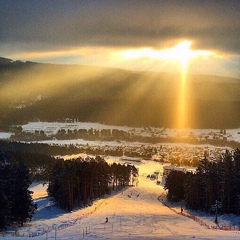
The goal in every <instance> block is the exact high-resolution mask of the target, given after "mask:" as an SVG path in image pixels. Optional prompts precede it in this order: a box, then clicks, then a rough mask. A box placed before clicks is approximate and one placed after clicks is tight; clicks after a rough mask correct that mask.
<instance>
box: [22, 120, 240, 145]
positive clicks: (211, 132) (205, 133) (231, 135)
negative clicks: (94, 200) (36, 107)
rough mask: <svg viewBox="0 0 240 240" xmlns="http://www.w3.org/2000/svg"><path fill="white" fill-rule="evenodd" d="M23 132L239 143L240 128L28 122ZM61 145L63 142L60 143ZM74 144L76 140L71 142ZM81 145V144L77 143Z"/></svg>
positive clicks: (48, 134) (49, 134) (23, 126)
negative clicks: (111, 132) (110, 132)
mask: <svg viewBox="0 0 240 240" xmlns="http://www.w3.org/2000/svg"><path fill="white" fill-rule="evenodd" d="M22 128H23V131H24V132H30V133H34V132H35V131H41V130H43V131H44V133H45V134H46V135H47V136H51V135H54V134H57V133H58V131H59V130H61V129H65V130H68V129H69V130H74V129H77V130H78V129H87V130H89V129H91V128H92V129H95V130H102V129H118V130H123V131H127V132H131V133H134V135H140V136H149V137H151V136H152V135H155V136H159V137H161V138H166V137H173V138H175V137H178V138H189V137H192V136H194V137H196V138H198V139H201V138H202V139H204V138H205V137H209V139H211V138H212V137H213V136H215V137H216V138H219V139H222V138H223V137H226V138H227V139H228V140H229V141H231V140H233V141H237V142H240V128H237V129H227V130H226V134H221V133H220V129H190V128H188V129H183V130H177V129H170V128H166V129H165V128H155V127H150V128H137V127H136V128H134V127H128V126H110V125H105V124H102V123H92V122H77V121H76V122H40V121H39V122H29V123H28V124H25V125H22ZM50 142H51V143H55V142H54V141H50ZM62 143H63V142H62ZM73 143H76V140H75V141H74V142H73ZM77 143H79V144H82V142H81V141H80V142H77Z"/></svg>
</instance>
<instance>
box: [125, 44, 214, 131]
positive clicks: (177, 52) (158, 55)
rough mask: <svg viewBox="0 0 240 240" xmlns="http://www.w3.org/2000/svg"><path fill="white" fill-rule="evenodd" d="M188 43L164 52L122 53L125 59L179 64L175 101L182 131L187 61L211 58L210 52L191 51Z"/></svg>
mask: <svg viewBox="0 0 240 240" xmlns="http://www.w3.org/2000/svg"><path fill="white" fill-rule="evenodd" d="M191 44H192V43H191V42H190V41H182V42H180V43H179V44H177V45H175V46H173V47H172V48H168V49H164V50H154V49H151V48H143V49H138V50H127V51H124V52H123V57H124V58H125V59H136V60H137V59H141V58H144V60H145V58H149V59H159V60H163V61H172V62H173V64H176V62H177V64H180V67H181V78H180V79H179V87H178V89H179V96H178V100H177V104H176V105H177V109H176V111H177V122H176V124H177V128H179V129H184V128H185V127H186V126H187V121H188V117H189V116H188V111H187V109H188V107H187V105H188V94H189V92H188V81H187V71H188V63H189V61H190V60H191V59H192V58H194V57H197V56H211V55H213V53H212V52H209V51H204V50H192V49H191Z"/></svg>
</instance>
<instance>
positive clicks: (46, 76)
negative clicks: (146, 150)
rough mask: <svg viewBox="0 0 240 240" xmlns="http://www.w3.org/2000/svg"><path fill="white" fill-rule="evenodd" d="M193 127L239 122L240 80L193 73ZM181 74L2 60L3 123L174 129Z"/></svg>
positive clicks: (229, 125) (0, 98) (0, 108)
mask: <svg viewBox="0 0 240 240" xmlns="http://www.w3.org/2000/svg"><path fill="white" fill-rule="evenodd" d="M188 79H189V81H188V82H189V84H188V89H189V90H188V92H189V93H191V94H189V96H188V115H189V116H191V118H190V122H189V127H195V128H199V127H201V128H210V127H211V128H236V127H239V126H240V121H238V119H240V80H239V79H233V78H224V77H217V76H208V75H191V76H188ZM180 84H181V76H179V75H176V74H167V73H153V72H149V73H148V72H132V71H126V70H120V69H110V68H98V67H88V66H78V65H52V64H37V63H32V62H26V63H23V62H20V61H12V60H10V59H6V60H4V59H2V58H1V59H0V124H1V127H3V126H8V125H11V124H21V123H25V122H28V121H34V120H42V121H57V120H61V119H64V118H76V119H78V120H79V121H91V122H102V123H106V124H117V125H132V126H150V125H151V126H158V127H174V123H175V122H176V117H177V103H178V98H179V89H180Z"/></svg>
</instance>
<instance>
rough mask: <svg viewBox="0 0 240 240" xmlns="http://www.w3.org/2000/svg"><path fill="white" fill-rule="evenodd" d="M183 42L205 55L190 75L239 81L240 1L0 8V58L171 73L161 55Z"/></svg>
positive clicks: (8, 4) (42, 1)
mask: <svg viewBox="0 0 240 240" xmlns="http://www.w3.org/2000/svg"><path fill="white" fill-rule="evenodd" d="M182 41H191V43H192V45H191V50H197V51H200V50H201V51H205V52H208V53H209V54H208V55H201V54H199V55H198V56H196V57H194V58H192V59H190V61H189V71H190V72H192V73H205V74H216V75H225V76H233V77H238V78H240V0H224V1H223V0H186V1H184V0H176V1H173V0H166V1H164V0H162V1H160V0H159V1H151V0H148V1H147V0H146V1H141V0H135V1H134V0H132V1H131V0H128V1H127V0H119V1H117V0H115V1H110V0H109V1H101V0H96V1H91V0H81V1H79V0H75V1H73V0H68V1H67V0H65V1H63V0H28V1H26V0H19V1H17V0H0V56H2V57H7V58H12V59H14V60H16V59H21V60H24V61H25V60H30V61H38V62H50V63H76V64H87V65H88V64H93V65H100V66H112V67H119V68H128V69H133V70H154V71H177V69H178V67H177V64H176V61H174V60H171V59H170V60H166V59H164V58H162V57H159V56H162V55H161V54H160V55H159V53H161V51H166V50H167V49H171V48H173V47H174V46H176V45H177V44H179V43H181V42H182ZM143 49H147V50H146V51H145V52H144V53H142V52H141V51H142V50H143ZM128 50H131V51H132V52H131V53H132V55H131V56H130V57H126V51H128ZM183 54H184V53H183Z"/></svg>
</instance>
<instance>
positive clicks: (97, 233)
mask: <svg viewBox="0 0 240 240" xmlns="http://www.w3.org/2000/svg"><path fill="white" fill-rule="evenodd" d="M107 161H108V162H109V163H111V162H118V161H120V160H119V159H118V158H109V159H107ZM134 164H135V165H136V167H137V168H138V169H139V173H140V177H139V184H138V185H137V186H134V187H130V188H128V189H126V190H125V191H123V192H120V193H118V194H115V195H112V196H110V197H108V198H105V199H101V200H98V201H96V202H95V203H94V204H93V205H92V206H90V207H87V208H84V209H81V210H76V211H73V212H71V213H66V212H64V211H62V210H60V209H58V208H57V207H55V206H54V205H53V203H52V202H51V201H50V199H49V198H48V197H46V186H44V187H43V186H42V184H33V185H32V187H31V190H33V191H34V194H33V197H34V198H35V201H36V203H37V204H38V210H37V213H36V214H35V216H34V219H33V220H32V222H30V223H28V224H27V225H26V226H25V227H23V228H21V229H20V230H19V231H18V234H19V235H20V236H22V237H14V236H11V234H7V235H6V236H5V237H0V239H4V240H16V239H18V240H19V239H29V236H30V238H33V239H35V240H45V239H53V240H54V239H59V240H75V239H76V240H78V239H88V240H93V239H94V240H98V239H102V240H105V239H116V240H127V239H128V240H139V239H144V240H150V239H151V240H157V239H166V240H168V239H173V240H183V239H205V240H206V239H211V240H212V239H215V240H217V239H220V240H235V239H236V240H237V239H240V231H239V232H237V231H221V230H214V229H208V228H206V227H205V226H203V225H200V224H199V223H197V222H195V221H193V220H192V219H189V218H186V217H184V216H181V215H179V214H176V213H175V212H173V211H172V210H170V209H169V208H168V207H166V206H165V205H164V204H163V203H162V202H161V201H159V200H158V197H159V196H160V195H162V194H164V192H165V191H164V189H163V187H162V186H159V185H156V182H155V181H152V180H150V179H148V178H147V177H146V176H147V175H148V174H151V173H153V172H154V171H159V170H160V169H161V168H162V165H161V164H159V163H156V162H153V161H144V162H142V163H134ZM160 200H162V197H161V199H160ZM106 217H108V219H109V221H108V222H107V223H105V219H106ZM202 217H203V219H204V220H206V221H209V222H211V224H212V225H214V223H213V219H214V216H210V217H208V216H202ZM220 224H221V219H220ZM32 236H34V237H32Z"/></svg>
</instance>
